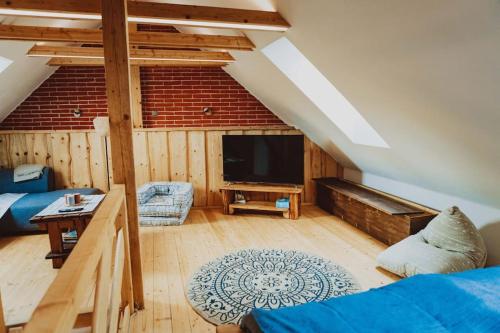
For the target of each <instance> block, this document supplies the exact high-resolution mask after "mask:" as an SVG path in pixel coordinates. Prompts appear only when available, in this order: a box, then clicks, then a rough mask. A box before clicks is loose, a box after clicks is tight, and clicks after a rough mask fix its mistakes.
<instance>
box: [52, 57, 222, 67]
mask: <svg viewBox="0 0 500 333" xmlns="http://www.w3.org/2000/svg"><path fill="white" fill-rule="evenodd" d="M47 65H49V66H104V59H103V58H58V57H54V58H52V59H50V60H49V61H48V62H47ZM130 65H131V66H140V67H222V66H226V65H227V63H225V62H211V61H186V60H155V59H130Z"/></svg>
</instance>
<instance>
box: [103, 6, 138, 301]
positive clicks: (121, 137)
mask: <svg viewBox="0 0 500 333" xmlns="http://www.w3.org/2000/svg"><path fill="white" fill-rule="evenodd" d="M102 30H103V42H104V43H103V44H104V66H105V70H106V92H107V96H108V113H109V122H110V140H111V154H112V155H111V159H112V164H113V180H114V183H115V184H125V193H126V201H127V215H128V227H129V228H128V232H129V238H130V240H129V242H130V257H131V266H132V283H133V290H134V300H135V302H136V304H135V305H136V307H138V308H139V309H142V308H143V307H144V289H143V281H142V267H141V251H140V242H139V223H138V218H137V193H136V185H135V168H134V154H133V149H132V117H131V110H132V108H131V100H130V92H131V89H130V66H129V45H128V24H127V3H126V0H102Z"/></svg>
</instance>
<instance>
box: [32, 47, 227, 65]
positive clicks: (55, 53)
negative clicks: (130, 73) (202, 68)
mask: <svg viewBox="0 0 500 333" xmlns="http://www.w3.org/2000/svg"><path fill="white" fill-rule="evenodd" d="M28 55H29V56H43V57H60V58H61V57H65V58H98V59H102V58H104V49H103V48H102V47H73V46H48V45H35V46H33V47H32V48H31V49H30V50H29V51H28ZM129 57H130V59H131V60H172V61H203V62H222V63H228V62H233V61H234V58H233V57H232V56H231V55H230V54H229V53H227V52H213V51H189V50H155V49H135V48H131V49H130V52H129Z"/></svg>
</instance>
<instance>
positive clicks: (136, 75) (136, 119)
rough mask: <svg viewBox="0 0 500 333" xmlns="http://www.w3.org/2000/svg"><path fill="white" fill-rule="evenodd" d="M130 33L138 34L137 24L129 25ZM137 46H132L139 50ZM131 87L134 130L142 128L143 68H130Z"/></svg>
mask: <svg viewBox="0 0 500 333" xmlns="http://www.w3.org/2000/svg"><path fill="white" fill-rule="evenodd" d="M128 29H129V32H137V23H129V25H128ZM137 48H138V47H137V46H132V49H137ZM130 80H131V81H130V85H131V91H132V93H131V96H132V126H133V127H134V128H142V127H143V122H142V92H141V67H140V66H130Z"/></svg>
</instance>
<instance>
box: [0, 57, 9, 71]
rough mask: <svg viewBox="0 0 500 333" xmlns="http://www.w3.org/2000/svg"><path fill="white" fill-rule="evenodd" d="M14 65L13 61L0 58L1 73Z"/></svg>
mask: <svg viewBox="0 0 500 333" xmlns="http://www.w3.org/2000/svg"><path fill="white" fill-rule="evenodd" d="M10 64H12V60H10V59H7V58H4V57H2V56H0V73H2V72H3V71H4V70H6V69H7V67H9V66H10Z"/></svg>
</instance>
